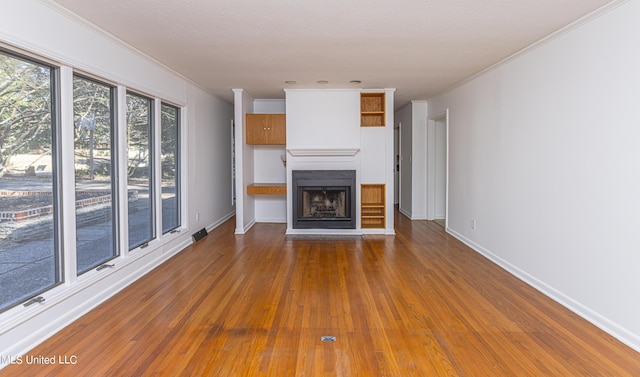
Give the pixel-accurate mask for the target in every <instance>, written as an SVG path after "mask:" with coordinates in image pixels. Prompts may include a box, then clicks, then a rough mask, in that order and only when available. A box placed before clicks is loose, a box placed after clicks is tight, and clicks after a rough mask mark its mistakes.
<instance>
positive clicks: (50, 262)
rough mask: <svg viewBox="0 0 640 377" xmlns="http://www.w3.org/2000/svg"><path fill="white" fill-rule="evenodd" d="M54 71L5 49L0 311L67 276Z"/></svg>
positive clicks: (1, 70)
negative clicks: (61, 229) (60, 219)
mask: <svg viewBox="0 0 640 377" xmlns="http://www.w3.org/2000/svg"><path fill="white" fill-rule="evenodd" d="M54 93H56V70H54V69H53V68H52V67H49V66H46V65H44V64H40V63H37V62H35V61H31V60H29V59H24V58H21V57H18V56H13V55H10V54H7V53H5V52H3V51H1V50H0V287H2V289H0V311H4V310H6V309H9V308H10V307H12V306H15V305H17V304H19V303H20V302H23V301H25V300H27V299H29V298H31V297H34V296H37V295H39V294H40V293H42V292H44V291H46V290H48V289H50V288H51V287H53V286H55V285H57V284H58V283H60V282H61V276H62V274H61V268H62V267H61V258H60V247H59V240H58V238H59V237H58V233H59V231H58V227H59V224H58V221H57V218H58V214H59V210H58V203H59V200H58V192H57V187H59V184H58V169H57V158H55V157H54V156H56V155H57V154H56V132H57V127H56V123H57V121H56V116H55V113H56V111H55V109H56V104H55V96H54Z"/></svg>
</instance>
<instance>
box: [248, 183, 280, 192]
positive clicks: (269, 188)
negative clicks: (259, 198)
mask: <svg viewBox="0 0 640 377" xmlns="http://www.w3.org/2000/svg"><path fill="white" fill-rule="evenodd" d="M286 193H287V185H286V183H254V184H251V185H248V186H247V194H249V195H284V194H286Z"/></svg>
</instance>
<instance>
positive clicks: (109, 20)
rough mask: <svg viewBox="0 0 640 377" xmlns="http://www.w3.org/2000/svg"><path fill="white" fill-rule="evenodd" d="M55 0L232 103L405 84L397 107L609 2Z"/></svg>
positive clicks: (444, 86)
mask: <svg viewBox="0 0 640 377" xmlns="http://www.w3.org/2000/svg"><path fill="white" fill-rule="evenodd" d="M52 1H54V2H55V3H58V4H60V5H62V6H63V7H65V8H67V9H68V10H70V11H71V12H73V13H76V14H77V15H79V16H80V17H82V18H84V19H86V20H88V21H90V22H91V23H93V24H95V25H97V26H98V27H100V28H102V29H103V30H105V31H107V32H108V33H110V34H112V35H114V36H116V37H117V38H119V39H121V40H123V41H125V42H126V43H128V44H129V45H131V46H133V47H135V48H136V49H138V50H140V51H142V52H143V53H145V54H147V55H149V56H151V57H153V58H154V59H156V60H157V61H159V62H161V63H163V64H164V65H166V66H167V67H170V68H171V69H173V70H174V71H176V72H179V73H180V74H182V75H183V76H185V77H187V78H189V79H190V80H191V81H193V82H195V83H197V84H199V85H200V86H202V87H204V88H206V89H207V90H208V91H210V92H211V93H213V94H216V95H218V96H220V97H222V98H224V99H225V100H227V101H229V102H232V98H233V96H232V92H231V89H232V88H244V89H246V90H247V91H248V92H249V93H250V94H251V95H252V96H253V97H254V98H284V92H283V90H282V89H283V88H319V87H320V88H345V87H347V88H348V87H356V88H396V89H397V90H396V103H395V105H396V107H399V106H401V105H404V104H405V103H407V102H408V101H410V100H419V99H428V98H429V97H431V96H433V95H435V94H437V93H439V92H442V91H443V90H445V89H447V88H450V87H452V86H453V85H455V84H456V83H458V82H460V81H462V80H464V79H466V78H468V77H470V76H472V75H473V74H475V73H478V72H480V71H482V70H483V69H485V68H487V67H489V66H491V65H493V64H495V63H496V62H499V61H500V60H502V59H504V58H506V57H508V56H509V55H511V54H513V53H515V52H517V51H518V50H521V49H523V48H524V47H526V46H528V45H530V44H532V43H534V42H535V41H537V40H540V39H541V38H543V37H545V36H547V35H549V34H551V33H553V32H554V31H557V30H558V29H561V28H562V27H563V26H565V25H567V24H569V23H571V22H573V21H575V20H577V19H579V18H581V17H583V16H585V15H587V14H588V13H590V12H592V11H593V10H595V9H597V8H599V7H601V6H603V5H605V4H607V3H610V2H611V0H316V1H311V0H135V1H131V0H109V1H104V0H52ZM286 80H295V81H296V82H297V84H295V85H289V84H285V83H284V81H286ZM318 80H327V81H329V83H328V84H324V85H322V84H317V83H316V82H317V81H318ZM350 80H362V84H360V85H354V84H350V83H349V81H350Z"/></svg>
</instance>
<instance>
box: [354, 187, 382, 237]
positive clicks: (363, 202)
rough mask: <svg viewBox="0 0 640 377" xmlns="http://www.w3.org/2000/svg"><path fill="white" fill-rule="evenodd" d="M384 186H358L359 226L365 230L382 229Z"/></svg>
mask: <svg viewBox="0 0 640 377" xmlns="http://www.w3.org/2000/svg"><path fill="white" fill-rule="evenodd" d="M385 191H386V190H385V185H384V184H363V185H360V198H361V199H360V215H361V221H360V224H361V226H362V228H363V229H366V228H384V227H385V224H386V221H385V213H386V205H385Z"/></svg>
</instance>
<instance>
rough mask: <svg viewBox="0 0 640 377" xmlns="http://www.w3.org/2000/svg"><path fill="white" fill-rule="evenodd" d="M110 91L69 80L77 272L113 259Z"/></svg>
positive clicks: (114, 213) (94, 83) (81, 80)
mask: <svg viewBox="0 0 640 377" xmlns="http://www.w3.org/2000/svg"><path fill="white" fill-rule="evenodd" d="M114 92H115V89H114V88H113V87H111V86H108V85H105V84H102V83H99V82H97V81H94V80H91V79H88V78H84V77H80V76H74V78H73V113H74V122H75V128H74V144H75V147H74V153H75V173H76V190H75V191H76V198H75V199H76V260H77V272H78V274H82V273H84V272H86V271H88V270H90V269H92V268H94V267H96V266H98V265H100V264H103V263H104V262H106V261H108V260H110V259H112V258H114V257H116V256H118V243H117V224H116V219H117V205H116V198H117V196H116V190H115V176H116V172H117V169H116V168H115V167H116V164H115V153H114V150H115V148H114V145H113V140H115V138H114V119H115V116H114V113H115V111H114V108H115V105H114V104H115V95H114Z"/></svg>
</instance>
